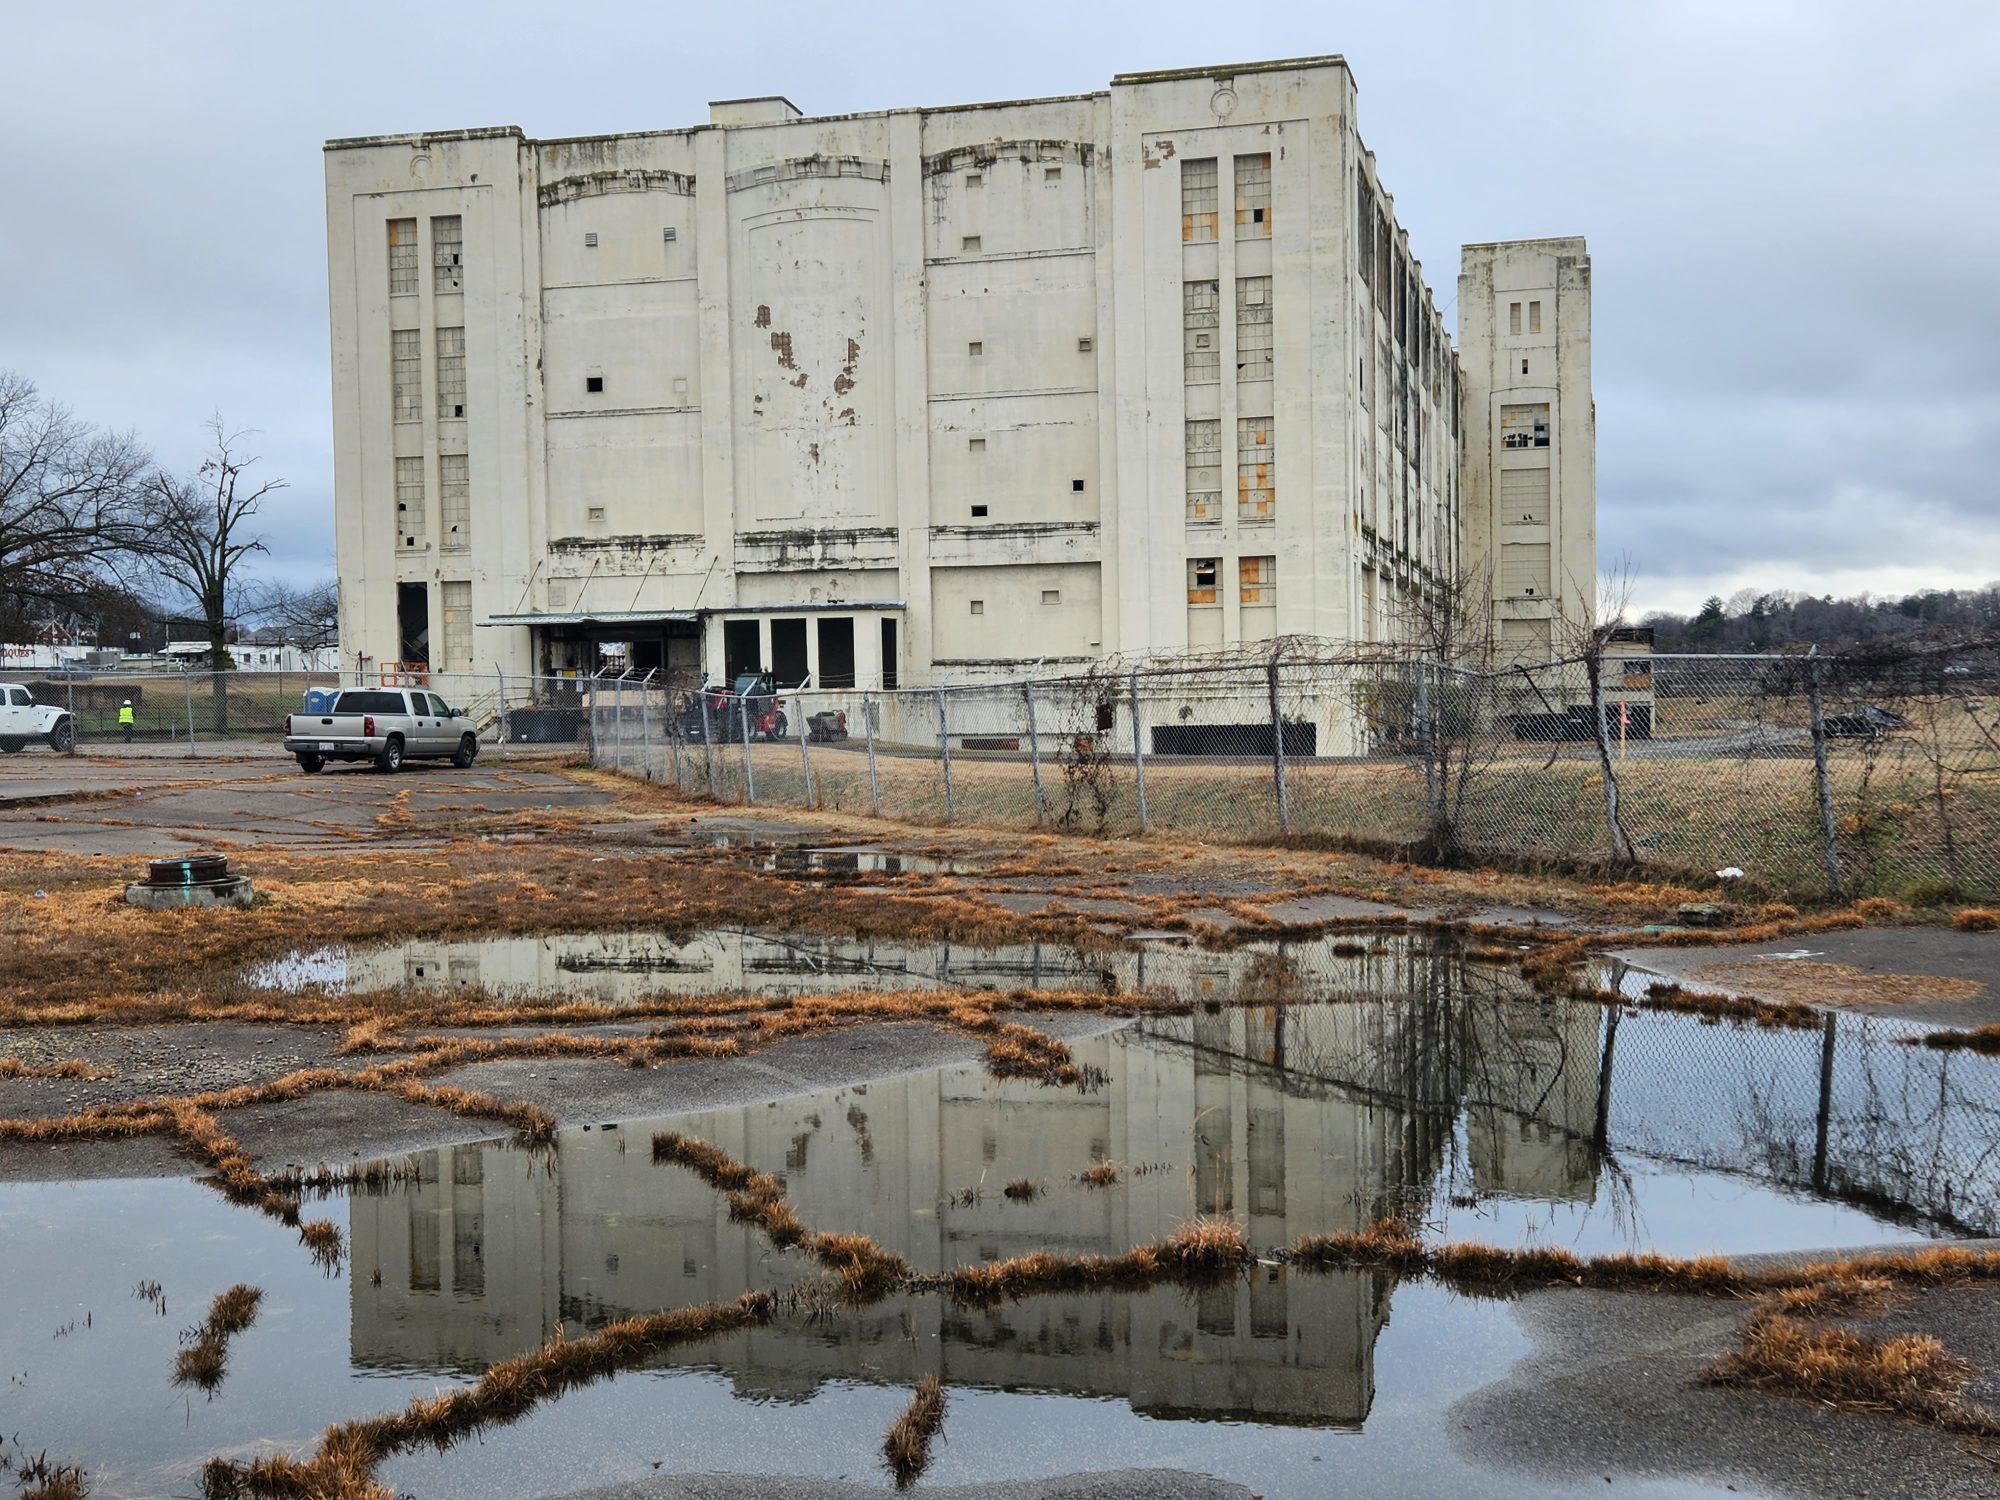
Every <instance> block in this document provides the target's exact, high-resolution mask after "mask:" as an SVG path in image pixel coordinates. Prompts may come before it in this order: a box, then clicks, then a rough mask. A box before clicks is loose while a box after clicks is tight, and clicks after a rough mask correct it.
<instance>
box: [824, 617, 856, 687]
mask: <svg viewBox="0 0 2000 1500" xmlns="http://www.w3.org/2000/svg"><path fill="white" fill-rule="evenodd" d="M819 686H821V687H830V688H851V687H853V686H854V622H853V621H852V620H821V621H819Z"/></svg>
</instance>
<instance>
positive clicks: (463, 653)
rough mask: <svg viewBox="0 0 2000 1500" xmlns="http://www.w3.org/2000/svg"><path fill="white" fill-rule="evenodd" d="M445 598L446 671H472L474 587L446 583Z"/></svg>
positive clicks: (465, 584)
mask: <svg viewBox="0 0 2000 1500" xmlns="http://www.w3.org/2000/svg"><path fill="white" fill-rule="evenodd" d="M443 597H444V669H445V670H446V671H447V672H470V671H471V670H472V585H471V583H470V582H464V583H446V584H445V585H444V587H443Z"/></svg>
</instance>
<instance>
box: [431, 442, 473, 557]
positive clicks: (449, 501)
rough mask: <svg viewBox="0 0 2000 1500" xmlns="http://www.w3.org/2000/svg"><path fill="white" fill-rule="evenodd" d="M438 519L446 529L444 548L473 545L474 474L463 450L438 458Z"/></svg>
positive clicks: (452, 549) (451, 549) (463, 548)
mask: <svg viewBox="0 0 2000 1500" xmlns="http://www.w3.org/2000/svg"><path fill="white" fill-rule="evenodd" d="M438 519H439V523H440V524H441V525H442V526H443V528H444V540H443V543H442V546H443V550H444V551H446V552H464V551H467V550H468V549H470V548H471V546H472V476H471V472H470V468H469V465H468V460H467V458H466V455H465V454H463V453H446V454H443V455H441V456H440V457H439V459H438Z"/></svg>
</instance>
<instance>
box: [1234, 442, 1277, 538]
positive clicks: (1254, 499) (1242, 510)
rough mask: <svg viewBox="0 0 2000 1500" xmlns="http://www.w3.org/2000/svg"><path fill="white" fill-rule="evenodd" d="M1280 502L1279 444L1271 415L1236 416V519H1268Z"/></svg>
mask: <svg viewBox="0 0 2000 1500" xmlns="http://www.w3.org/2000/svg"><path fill="white" fill-rule="evenodd" d="M1277 504H1278V443H1277V436H1276V433H1275V430H1274V428H1273V424H1272V421H1271V419H1270V418H1269V417H1238V418H1237V419H1236V519H1237V520H1239V521H1268V520H1270V519H1271V518H1272V516H1273V515H1274V514H1275V513H1276V511H1277Z"/></svg>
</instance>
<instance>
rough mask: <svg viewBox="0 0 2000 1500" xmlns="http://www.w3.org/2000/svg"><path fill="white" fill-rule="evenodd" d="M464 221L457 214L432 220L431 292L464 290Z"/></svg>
mask: <svg viewBox="0 0 2000 1500" xmlns="http://www.w3.org/2000/svg"><path fill="white" fill-rule="evenodd" d="M464 237H465V228H464V221H463V220H462V219H460V218H459V216H458V215H457V214H445V215H440V216H438V217H436V218H433V219H432V220H431V290H432V291H433V292H436V293H444V292H457V291H462V290H464V288H463V286H462V284H461V283H460V280H459V276H460V272H461V269H462V267H461V264H460V262H461V261H462V259H463V256H462V254H461V252H462V251H463V250H464V249H465V246H464V243H463V241H464Z"/></svg>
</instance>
